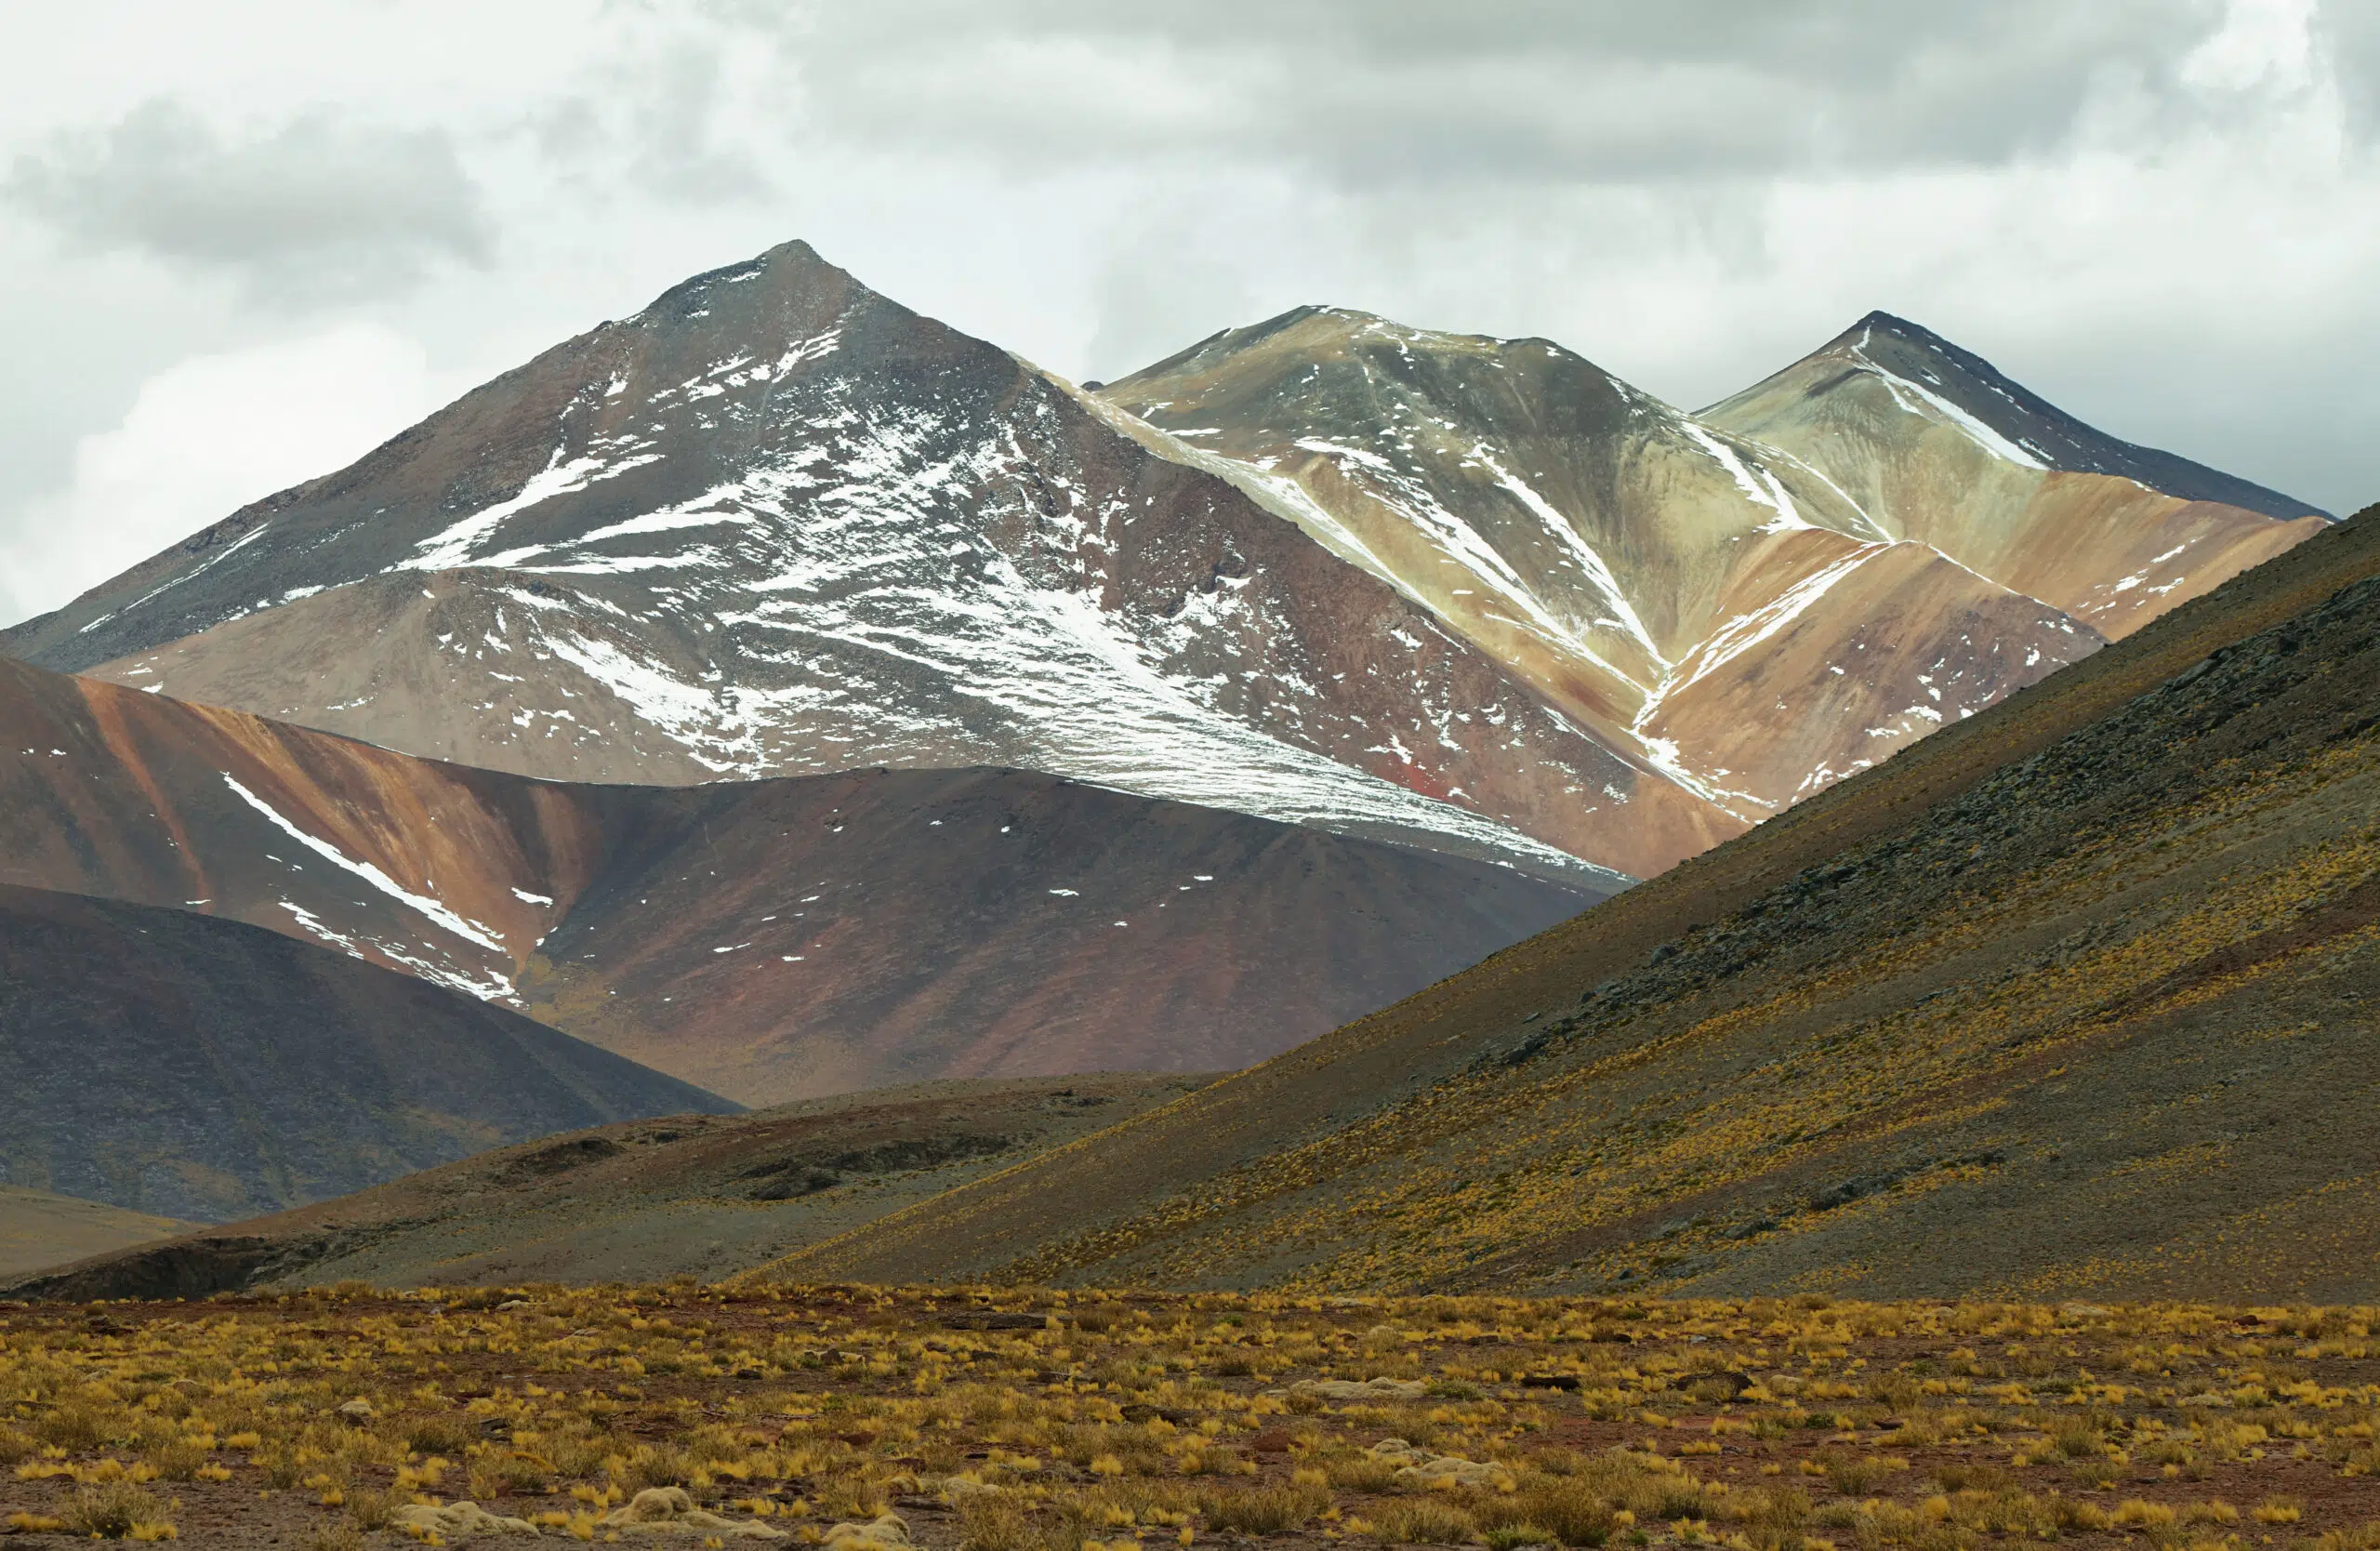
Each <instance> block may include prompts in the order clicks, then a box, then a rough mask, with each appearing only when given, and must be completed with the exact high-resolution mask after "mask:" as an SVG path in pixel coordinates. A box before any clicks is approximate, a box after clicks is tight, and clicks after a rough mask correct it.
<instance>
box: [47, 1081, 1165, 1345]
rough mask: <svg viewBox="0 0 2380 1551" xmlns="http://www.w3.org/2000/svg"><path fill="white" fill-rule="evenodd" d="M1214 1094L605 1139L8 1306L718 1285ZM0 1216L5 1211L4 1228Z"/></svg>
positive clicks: (839, 1114)
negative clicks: (1026, 1159)
mask: <svg viewBox="0 0 2380 1551" xmlns="http://www.w3.org/2000/svg"><path fill="white" fill-rule="evenodd" d="M1209 1080H1210V1078H1209V1077H1206V1076H1202V1075H1195V1074H1193V1075H1182V1074H1166V1075H1157V1074H1152V1073H1131V1072H1125V1073H1117V1072H1103V1073H1093V1074H1089V1075H1082V1076H1075V1077H1067V1078H1064V1079H1058V1080H1052V1079H1049V1078H1036V1079H1013V1078H1011V1079H992V1080H962V1081H942V1082H921V1083H913V1084H910V1085H907V1086H905V1087H899V1088H884V1089H878V1090H876V1091H874V1092H871V1093H866V1094H843V1095H840V1096H837V1097H832V1098H823V1099H811V1100H806V1101H804V1102H801V1103H798V1104H788V1105H781V1106H778V1107H775V1108H772V1109H765V1110H759V1111H755V1112H753V1113H751V1114H748V1115H735V1116H716V1115H677V1116H671V1117H669V1118H668V1119H666V1120H639V1121H634V1122H631V1123H628V1124H623V1125H609V1126H600V1127H596V1128H594V1129H592V1130H587V1131H576V1132H572V1133H567V1134H562V1135H555V1136H548V1137H543V1138H541V1139H539V1140H537V1141H534V1142H529V1143H524V1144H522V1145H521V1146H517V1147H500V1148H496V1149H495V1150H492V1151H488V1152H483V1153H480V1154H478V1155H476V1156H474V1157H470V1158H466V1159H463V1160H460V1161H457V1162H454V1163H449V1164H446V1165H443V1166H442V1167H439V1168H434V1169H425V1170H423V1171H422V1172H420V1173H413V1174H408V1175H406V1176H405V1177H403V1178H402V1179H396V1180H391V1181H390V1182H389V1183H388V1184H386V1185H382V1186H376V1187H375V1188H372V1189H369V1190H360V1191H357V1192H356V1193H354V1194H352V1195H348V1196H341V1197H339V1198H337V1199H336V1200H326V1201H319V1202H316V1203H314V1204H312V1205H310V1206H305V1207H300V1208H298V1209H297V1210H295V1211H289V1212H282V1213H275V1214H273V1215H271V1216H269V1217H257V1218H251V1219H249V1220H248V1221H245V1222H239V1223H227V1224H225V1225H223V1226H219V1227H206V1228H195V1229H192V1227H191V1225H188V1224H168V1225H165V1226H163V1227H162V1228H161V1229H160V1231H159V1232H156V1233H151V1234H148V1235H146V1236H145V1237H146V1238H148V1239H159V1238H163V1237H164V1236H165V1234H169V1233H170V1234H179V1235H180V1237H178V1238H172V1239H167V1240H166V1241H165V1242H162V1243H143V1244H141V1245H140V1246H139V1248H135V1249H130V1250H119V1249H118V1248H117V1245H116V1244H102V1243H99V1242H93V1243H92V1244H90V1245H89V1246H88V1247H87V1248H86V1249H84V1250H81V1251H79V1252H77V1255H76V1256H60V1257H58V1258H57V1259H54V1260H49V1261H44V1262H42V1263H41V1268H42V1269H41V1274H40V1275H38V1276H29V1277H25V1278H21V1279H13V1278H12V1279H7V1280H0V1293H7V1294H8V1295H11V1296H17V1297H36V1298H74V1299H87V1298H170V1297H179V1298H195V1297H205V1296H206V1295H208V1294H210V1293H221V1292H231V1291H237V1290H242V1289H247V1288H253V1287H258V1286H275V1287H284V1288H288V1287H308V1286H311V1287H322V1286H328V1285H330V1284H332V1283H334V1282H338V1281H344V1280H349V1279H356V1280H364V1281H369V1282H372V1283H373V1284H375V1285H377V1286H381V1287H417V1286H443V1287H455V1286H470V1285H473V1284H482V1285H485V1284H494V1285H498V1286H501V1285H504V1284H507V1283H512V1284H518V1283H521V1282H534V1281H546V1282H571V1283H575V1284H580V1285H586V1284H589V1283H595V1282H609V1281H641V1282H655V1281H661V1280H664V1279H668V1278H671V1277H677V1276H699V1277H705V1278H718V1277H724V1276H727V1275H729V1274H732V1273H734V1272H736V1271H740V1270H743V1269H745V1268H747V1267H749V1266H755V1265H759V1264H760V1263H762V1262H764V1261H766V1260H768V1259H770V1258H771V1257H773V1256H775V1255H781V1254H783V1253H786V1252H787V1250H788V1249H791V1248H793V1247H795V1246H798V1245H800V1244H803V1243H808V1242H812V1241H814V1240H816V1239H823V1238H831V1237H833V1236H836V1235H838V1234H841V1233H845V1232H849V1231H852V1230H853V1229H855V1228H859V1227H861V1226H864V1225H866V1224H867V1223H869V1222H871V1221H874V1220H875V1219H877V1218H879V1217H881V1216H883V1215H884V1214H885V1213H889V1212H893V1211H896V1210H898V1209H899V1208H901V1207H903V1206H906V1205H908V1204H910V1203H912V1202H914V1201H917V1200H921V1199H923V1198H925V1197H928V1196H931V1195H933V1194H934V1193H936V1192H937V1191H940V1190H944V1189H947V1188H949V1187H950V1186H953V1185H957V1184H961V1183H964V1182H965V1181H968V1180H971V1179H974V1178H978V1177H980V1176H981V1175H983V1174H985V1173H988V1172H990V1171H992V1170H995V1169H998V1168H1001V1167H1003V1166H1005V1165H1006V1164H1008V1163H1011V1162H1012V1161H1014V1160H1016V1159H1018V1158H1019V1157H1023V1156H1026V1155H1029V1154H1031V1153H1033V1152H1035V1151H1037V1150H1039V1149H1042V1148H1045V1147H1052V1146H1057V1145H1061V1144H1064V1143H1065V1142H1069V1141H1072V1140H1074V1139H1076V1138H1078V1137H1079V1136H1082V1135H1084V1134H1086V1133H1091V1132H1093V1131H1097V1130H1100V1129H1102V1128H1104V1127H1107V1126H1112V1125H1114V1124H1116V1123H1117V1121H1119V1120H1125V1119H1128V1118H1130V1117H1131V1116H1133V1115H1137V1114H1140V1113H1142V1112H1144V1110H1147V1109H1149V1108H1151V1107H1155V1106H1158V1105H1162V1104H1166V1103H1170V1102H1171V1101H1172V1100H1174V1099H1177V1098H1179V1097H1181V1096H1182V1095H1183V1094H1186V1093H1190V1092H1193V1091H1195V1090H1196V1089H1197V1088H1198V1087H1199V1086H1200V1085H1201V1084H1203V1083H1205V1082H1207V1081H1209ZM8 1200H9V1197H8V1195H7V1193H6V1192H0V1213H5V1212H6V1211H7V1206H8ZM120 1215H128V1214H120ZM6 1221H7V1218H6V1217H5V1216H0V1223H5V1222H6ZM144 1221H147V1219H144ZM185 1230H187V1231H185ZM118 1242H119V1243H121V1242H124V1241H123V1240H119V1241H118ZM77 1257H87V1258H79V1259H77ZM66 1259H77V1263H76V1264H73V1265H71V1266H69V1265H61V1264H59V1261H62V1260H66ZM25 1269H26V1270H28V1271H30V1270H33V1266H27V1267H25ZM11 1281H13V1283H14V1285H10V1282H11Z"/></svg>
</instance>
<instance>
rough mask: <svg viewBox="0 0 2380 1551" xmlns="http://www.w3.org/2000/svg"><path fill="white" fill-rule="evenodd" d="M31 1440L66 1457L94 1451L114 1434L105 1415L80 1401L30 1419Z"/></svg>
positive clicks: (85, 1402)
mask: <svg viewBox="0 0 2380 1551" xmlns="http://www.w3.org/2000/svg"><path fill="white" fill-rule="evenodd" d="M115 1431H116V1429H115V1427H114V1425H113V1424H112V1421H111V1420H110V1418H109V1416H108V1414H107V1412H103V1411H101V1410H100V1409H99V1407H97V1406H94V1405H92V1404H90V1403H89V1402H88V1401H84V1400H73V1401H69V1402H68V1403H66V1404H65V1405H61V1406H53V1407H51V1408H50V1409H49V1410H48V1411H46V1412H42V1414H41V1415H40V1416H38V1417H36V1418H34V1419H33V1437H35V1438H39V1439H40V1440H41V1441H42V1442H44V1443H46V1444H48V1445H50V1446H51V1447H52V1448H56V1449H63V1450H65V1451H66V1452H68V1453H70V1454H76V1453H84V1452H88V1451H90V1450H93V1449H96V1448H98V1447H99V1445H100V1444H102V1443H105V1442H107V1441H109V1439H111V1438H113V1437H114V1436H115Z"/></svg>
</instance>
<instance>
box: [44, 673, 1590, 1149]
mask: <svg viewBox="0 0 2380 1551" xmlns="http://www.w3.org/2000/svg"><path fill="white" fill-rule="evenodd" d="M0 724H5V725H6V726H7V728H8V729H9V733H10V740H9V744H8V745H7V746H6V747H0V882H7V883H15V884H20V885H29V886H34V887H40V888H46V889H53V890H60V891H66V892H71V893H75V894H84V895H100V896H107V897H112V898H120V899H126V900H131V901H135V902H138V903H142V904H148V905H158V906H169V907H176V908H186V909H191V910H197V911H203V912H205V913H207V914H210V915H215V916H222V917H230V918H233V919H236V920H240V921H247V922H249V923H251V924H253V925H257V926H263V927H268V928H271V929H272V930H274V931H278V932H282V933H284V934H286V935H292V936H296V937H299V938H302V939H304V940H307V941H311V942H316V943H320V944H323V945H325V946H328V947H333V948H339V949H341V950H343V951H345V952H348V953H351V954H353V955H356V956H357V957H360V958H363V959H365V960H367V961H371V962H374V963H377V964H380V965H383V966H386V967H389V968H393V969H401V970H404V971H406V972H408V973H411V974H417V975H419V976H422V977H424V978H426V979H429V980H432V981H435V982H437V983H439V984H442V985H444V986H447V987H450V988H455V989H458V990H463V991H468V992H469V993H471V994H473V995H475V996H478V997H481V998H483V999H486V1000H489V1001H495V1002H497V1003H500V1004H502V1005H505V1006H509V1007H511V1008H513V1009H515V1010H518V1011H522V1012H525V1013H528V1014H532V1015H534V1016H536V1017H537V1018H539V1019H541V1020H543V1021H545V1022H548V1023H550V1024H551V1025H553V1026H554V1027H558V1028H560V1029H562V1030H563V1031H565V1032H567V1033H570V1034H573V1035H575V1036H577V1037H578V1038H581V1039H585V1040H588V1041H592V1042H593V1043H595V1044H598V1045H601V1046H602V1047H603V1048H605V1049H607V1050H612V1051H615V1052H617V1053H619V1054H626V1055H628V1056H630V1057H632V1058H634V1059H636V1060H638V1061H640V1062H642V1063H644V1064H646V1065H648V1066H651V1067H656V1068H658V1069H660V1070H663V1071H667V1072H669V1073H671V1074H672V1075H674V1076H677V1077H680V1078H682V1079H685V1080H689V1081H693V1082H697V1083H700V1084H702V1085H703V1086H705V1087H707V1088H711V1089H713V1090H714V1091H717V1092H720V1093H723V1094H727V1095H728V1096H730V1097H732V1098H734V1099H736V1100H737V1101H739V1102H744V1103H754V1104H765V1103H777V1102H781V1101H783V1100H786V1099H788V1098H793V1097H798V1096H802V1095H807V1094H826V1093H835V1092H839V1091H842V1090H845V1089H850V1088H858V1087H867V1086H874V1085H879V1084H883V1083H888V1082H902V1081H915V1080H921V1079H930V1078H939V1077H950V1076H972V1075H1025V1074H1034V1073H1050V1072H1063V1071H1075V1070H1083V1069H1095V1068H1115V1067H1144V1068H1161V1069H1170V1070H1210V1069H1217V1068H1221V1067H1236V1066H1244V1065H1246V1064H1247V1063H1249V1062H1250V1061H1254V1060H1258V1059H1261V1058H1263V1056H1266V1055H1270V1054H1275V1053H1276V1052H1277V1051H1280V1050H1284V1049H1287V1048H1288V1047H1289V1046H1290V1045H1292V1044H1295V1043H1297V1042H1298V1041H1301V1040H1304V1039H1308V1038H1311V1037H1312V1036H1314V1035H1316V1034H1319V1033H1321V1032H1323V1031H1325V1030H1326V1029H1329V1028H1330V1027H1335V1026H1336V1025H1338V1024H1340V1023H1342V1022H1344V1021H1345V1020H1346V1019H1348V1018H1350V1017H1354V1016H1356V1015H1358V1014H1362V1013H1364V1012H1367V1011H1369V1010H1370V1009H1371V1008H1373V1007H1376V1006H1379V1005H1381V1004H1382V1002H1385V1001H1394V1000H1395V999H1396V998H1398V997H1400V996H1403V995H1405V994H1407V993H1408V992H1410V991H1413V990H1416V989H1418V988H1421V987H1422V986H1425V985H1428V984H1429V983H1430V982H1432V981H1433V980H1435V979H1438V978H1440V977H1441V976H1444V975H1447V974H1452V973H1454V972H1455V971H1457V970H1459V969H1461V968H1463V967H1465V966H1466V965H1468V964H1471V963H1473V962H1475V961H1477V960H1478V959H1480V958H1481V957H1484V956H1485V955H1486V954H1488V953H1489V952H1492V951H1494V950H1495V949H1496V948H1501V947H1503V946H1505V945H1506V944H1508V943H1511V942H1514V941H1516V940H1518V939H1519V938H1521V937H1524V936H1527V935H1529V934H1530V933H1532V932H1535V931H1537V930H1540V929H1541V928H1542V927H1545V926H1548V925H1551V924H1552V923H1553V922H1554V921H1560V920H1563V919H1565V918H1566V917H1567V916H1570V915H1573V914H1575V913H1577V911H1578V910H1580V909H1581V908H1584V907H1585V906H1586V905H1587V904H1589V903H1592V902H1593V900H1594V899H1596V898H1598V897H1601V896H1602V895H1603V894H1604V893H1607V892H1608V891H1607V889H1606V890H1597V889H1593V888H1581V887H1580V884H1581V883H1582V882H1587V881H1589V880H1590V879H1591V878H1592V877H1593V875H1592V874H1589V875H1584V876H1581V874H1580V870H1579V869H1575V868H1565V869H1562V881H1560V882H1555V881H1549V880H1545V879H1540V878H1537V877H1533V876H1530V875H1529V874H1527V873H1524V872H1521V871H1517V870H1514V869H1512V868H1503V867H1497V866H1491V865H1488V864H1487V863H1482V862H1474V861H1469V860H1466V859H1464V858H1461V857H1459V856H1450V855H1440V854H1437V853H1433V852H1425V851H1418V850H1414V849H1411V848H1409V847H1405V846H1397V845H1389V844H1383V843H1380V842H1369V841H1362V840H1354V839H1349V838H1345V837H1342V836H1338V835H1333V834H1330V833H1328V832H1326V831H1323V830H1320V829H1310V828H1302V827H1298V826H1292V825H1284V824H1278V823H1275V822H1273V821H1270V820H1265V819H1258V818H1251V817H1249V816H1247V815H1242V814H1236V813H1232V812H1229V811H1226V810H1223V809H1215V808H1204V807H1197V806H1193V805H1190V804H1186V803H1178V802H1161V801H1158V800H1156V799H1152V798H1146V797H1138V796H1133V795H1131V794H1129V793H1123V792H1117V791H1111V790H1107V789H1101V788H1095V787H1089V786H1085V785H1082V784H1080V783H1078V782H1071V781H1065V780H1062V779H1059V778H1057V777H1053V776H1049V775H1038V774H1030V773H1024V772H1016V771H999V770H957V771H857V772H851V773H847V774H843V775H821V776H811V777H802V778H787V779H780V780H774V781H758V782H744V781H733V782H720V783H714V784H710V785H706V786H702V787H695V788H639V787H616V786H597V785H589V784H579V783H562V782H549V781H540V780H536V779H532V778H528V777H523V776H519V775H506V774H502V773H499V772H493V771H484V770H474V769H471V768H469V767H466V766H460V765H453V764H445V763H441V762H433V761H427V760H420V759H415V758H413V757H411V756H408V755H404V754H399V753H394V752H391V751H390V750H387V749H377V748H373V747H371V746H369V745H366V744H363V743H358V742H355V741H353V740H350V739H348V738H343V737H337V736H331V735H328V734H324V733H319V732H313V731H310V730H308V729H305V728H301V727H296V726H291V725H288V724H286V723H281V722H271V721H268V720H265V719H261V718H258V717H254V716H249V715H246V714H245V713H242V712H238V711H230V710H222V709H213V708H208V707H202V706H193V705H189V704H185V703H183V702H180V701H178V700H175V699H172V698H170V697H168V696H161V695H147V694H142V693H139V692H138V691H135V690H131V689H126V688H122V687H119V686H117V685H114V684H110V683H102V682H99V681H97V680H92V679H78V678H72V677H68V676H65V675H61V674H57V673H50V672H47V671H45V670H43V669H37V668H33V667H31V666H29V665H26V664H23V663H16V662H8V661H5V660H0Z"/></svg>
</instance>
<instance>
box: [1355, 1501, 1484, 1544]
mask: <svg viewBox="0 0 2380 1551" xmlns="http://www.w3.org/2000/svg"><path fill="white" fill-rule="evenodd" d="M1369 1517H1370V1518H1371V1521H1372V1528H1373V1529H1374V1530H1375V1531H1379V1534H1380V1538H1381V1539H1382V1540H1384V1541H1388V1542H1390V1543H1391V1544H1401V1545H1460V1544H1463V1543H1464V1542H1465V1541H1468V1540H1469V1539H1470V1538H1471V1537H1472V1536H1473V1535H1474V1533H1476V1532H1477V1531H1478V1525H1477V1522H1476V1521H1475V1520H1474V1519H1473V1518H1472V1517H1471V1515H1469V1514H1468V1513H1465V1512H1464V1511H1463V1510H1462V1509H1461V1508H1459V1507H1456V1506H1455V1505H1453V1504H1452V1503H1449V1502H1448V1501H1447V1500H1446V1499H1445V1498H1443V1497H1439V1496H1436V1495H1435V1494H1433V1495H1430V1496H1424V1497H1409V1498H1403V1499H1400V1500H1398V1501H1396V1502H1394V1503H1388V1504H1383V1505H1382V1507H1381V1509H1380V1511H1379V1512H1377V1513H1375V1514H1372V1515H1370V1516H1369Z"/></svg>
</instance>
